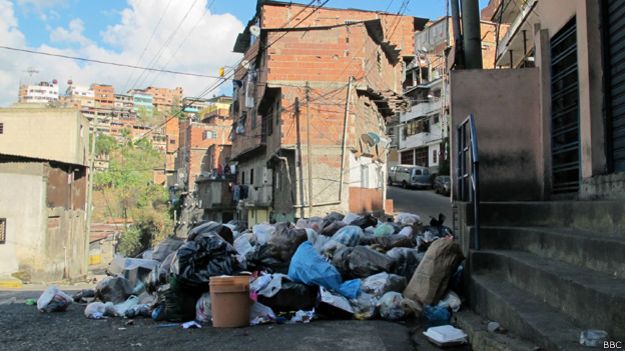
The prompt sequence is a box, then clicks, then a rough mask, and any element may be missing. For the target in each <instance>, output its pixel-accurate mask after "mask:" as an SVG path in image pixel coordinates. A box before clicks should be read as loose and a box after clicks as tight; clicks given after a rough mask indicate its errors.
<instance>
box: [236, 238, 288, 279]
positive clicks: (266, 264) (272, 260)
mask: <svg viewBox="0 0 625 351" xmlns="http://www.w3.org/2000/svg"><path fill="white" fill-rule="evenodd" d="M245 262H246V263H247V270H248V271H265V272H268V273H283V274H287V273H288V272H289V263H290V261H289V262H285V261H282V260H279V259H277V258H276V257H274V256H273V254H272V249H271V247H270V246H269V245H268V244H264V245H256V246H254V250H252V251H250V252H248V253H247V255H245Z"/></svg>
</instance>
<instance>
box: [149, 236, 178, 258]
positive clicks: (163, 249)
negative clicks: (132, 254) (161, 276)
mask: <svg viewBox="0 0 625 351" xmlns="http://www.w3.org/2000/svg"><path fill="white" fill-rule="evenodd" d="M183 243H184V241H182V240H179V239H174V238H167V239H165V240H163V241H161V242H160V243H159V244H158V245H156V247H154V251H153V252H152V259H153V260H155V261H158V262H163V261H164V260H165V258H167V256H169V255H170V254H171V253H172V252H174V251H176V250H178V248H180V246H182V244H183Z"/></svg>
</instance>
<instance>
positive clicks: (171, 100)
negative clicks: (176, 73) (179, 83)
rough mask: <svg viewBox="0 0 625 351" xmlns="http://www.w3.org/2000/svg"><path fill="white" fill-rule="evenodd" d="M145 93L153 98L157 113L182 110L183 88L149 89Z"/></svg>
mask: <svg viewBox="0 0 625 351" xmlns="http://www.w3.org/2000/svg"><path fill="white" fill-rule="evenodd" d="M143 90H144V92H145V93H146V94H148V95H151V96H152V104H153V105H154V109H155V110H157V111H169V110H171V109H172V108H173V109H176V108H180V106H181V103H182V88H181V87H176V88H175V89H169V88H157V87H147V88H145V89H143Z"/></svg>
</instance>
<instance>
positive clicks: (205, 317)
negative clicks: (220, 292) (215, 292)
mask: <svg viewBox="0 0 625 351" xmlns="http://www.w3.org/2000/svg"><path fill="white" fill-rule="evenodd" d="M195 320H196V321H198V322H200V323H204V324H208V323H210V322H211V296H210V294H209V293H203V294H202V296H200V298H199V299H198V300H197V303H196V304H195Z"/></svg>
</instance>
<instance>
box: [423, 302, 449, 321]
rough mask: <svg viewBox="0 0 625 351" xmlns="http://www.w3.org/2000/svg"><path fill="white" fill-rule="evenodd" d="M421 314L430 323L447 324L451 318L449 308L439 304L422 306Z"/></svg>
mask: <svg viewBox="0 0 625 351" xmlns="http://www.w3.org/2000/svg"><path fill="white" fill-rule="evenodd" d="M423 315H424V316H425V318H426V319H427V320H428V322H429V324H430V325H442V324H447V323H449V320H450V319H451V312H449V309H448V308H445V307H440V306H430V305H428V306H425V307H424V308H423Z"/></svg>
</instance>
